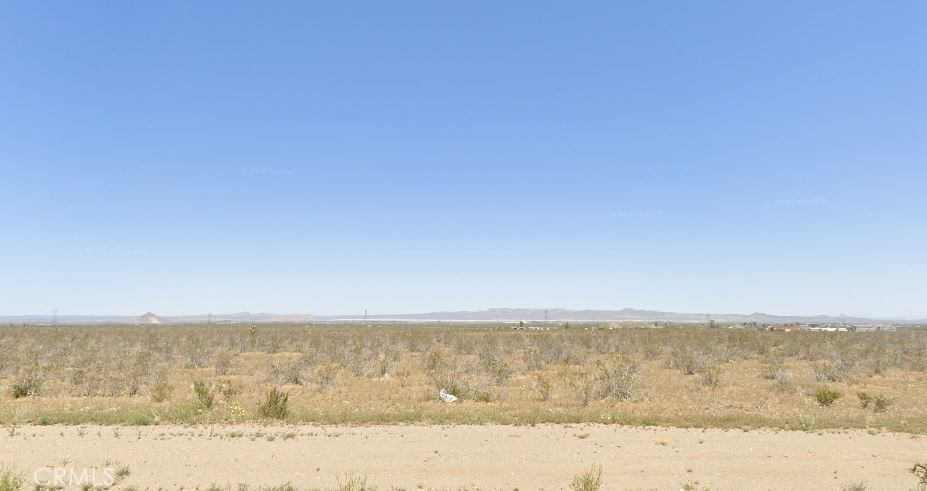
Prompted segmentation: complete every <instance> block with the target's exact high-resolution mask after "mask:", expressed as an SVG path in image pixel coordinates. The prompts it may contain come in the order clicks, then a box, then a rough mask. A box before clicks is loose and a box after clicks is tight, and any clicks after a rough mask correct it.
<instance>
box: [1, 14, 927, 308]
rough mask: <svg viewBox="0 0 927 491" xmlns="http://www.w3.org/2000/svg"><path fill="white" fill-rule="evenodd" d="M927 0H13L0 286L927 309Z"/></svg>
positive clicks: (392, 301)
mask: <svg viewBox="0 0 927 491" xmlns="http://www.w3.org/2000/svg"><path fill="white" fill-rule="evenodd" d="M925 20H927V2H923V1H920V0H918V1H892V2H879V1H868V2H861V1H847V0H840V1H811V2H809V1H806V0H802V1H775V2H768V1H739V0H738V1H727V2H721V1H653V2H649V1H648V2H636V1H635V2H617V1H609V2H557V3H552V2H546V3H545V2H537V1H530V2H528V1H525V2H514V1H513V2H497V1H487V2H477V1H474V2H435V1H422V2H383V1H376V2H303V1H299V2H246V3H237V2H173V1H168V2H164V1H157V2H116V1H110V2H106V1H100V2H32V1H20V2H4V3H3V4H2V6H0V191H2V192H0V210H2V214H0V234H2V238H0V257H2V261H0V313H2V314H47V313H50V312H51V310H52V309H53V308H58V309H59V312H60V313H61V314H91V313H92V314H102V313H113V314H141V313H143V312H145V311H148V310H151V311H154V312H156V313H158V314H162V315H167V314H180V313H202V312H209V311H212V312H229V311H241V310H250V311H269V312H278V313H284V312H302V313H319V314H331V313H357V312H361V311H362V310H363V309H364V308H365V307H366V308H368V309H369V310H370V311H371V312H377V313H394V312H416V311H430V310H439V309H482V308H485V307H494V306H508V307H515V306H521V307H551V308H553V307H566V308H622V307H635V308H653V309H664V310H675V311H691V312H705V311H712V312H744V313H748V312H753V311H764V312H770V313H793V314H814V313H831V314H839V313H845V314H865V315H887V316H927V304H925V291H927V289H925V287H924V277H925V273H927V252H925V250H927V247H925V242H927V241H925V239H927V231H925V230H927V205H925V197H924V187H925V182H927V116H925V115H927V29H925V26H924V23H925Z"/></svg>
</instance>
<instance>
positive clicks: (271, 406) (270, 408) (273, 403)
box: [258, 387, 290, 419]
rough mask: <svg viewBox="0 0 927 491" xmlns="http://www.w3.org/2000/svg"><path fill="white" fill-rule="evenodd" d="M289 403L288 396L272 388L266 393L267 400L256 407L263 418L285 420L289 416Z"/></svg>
mask: <svg viewBox="0 0 927 491" xmlns="http://www.w3.org/2000/svg"><path fill="white" fill-rule="evenodd" d="M289 402H290V394H288V393H286V392H283V391H279V390H277V388H276V387H274V388H272V389H270V392H268V393H267V400H265V401H264V403H263V404H261V405H260V406H259V407H258V413H259V414H260V415H261V416H263V417H265V418H272V419H286V417H287V416H288V415H289V414H290V409H289Z"/></svg>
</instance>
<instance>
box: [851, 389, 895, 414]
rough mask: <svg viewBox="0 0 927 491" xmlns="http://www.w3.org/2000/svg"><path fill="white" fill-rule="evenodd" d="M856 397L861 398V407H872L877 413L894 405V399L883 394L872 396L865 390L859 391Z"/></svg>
mask: <svg viewBox="0 0 927 491" xmlns="http://www.w3.org/2000/svg"><path fill="white" fill-rule="evenodd" d="M856 397H858V398H859V406H860V407H861V408H863V409H867V408H869V407H872V412H875V413H881V412H883V411H885V410H886V409H888V407H889V406H891V405H892V400H891V399H889V398H887V397H885V396H883V395H881V394H880V395H876V396H872V395H869V394H867V393H865V392H857V393H856Z"/></svg>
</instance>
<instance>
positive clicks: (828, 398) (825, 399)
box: [814, 389, 843, 407]
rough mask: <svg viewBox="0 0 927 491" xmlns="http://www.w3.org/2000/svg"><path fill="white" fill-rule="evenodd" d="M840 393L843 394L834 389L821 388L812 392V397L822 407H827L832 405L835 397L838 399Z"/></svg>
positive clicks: (835, 399)
mask: <svg viewBox="0 0 927 491" xmlns="http://www.w3.org/2000/svg"><path fill="white" fill-rule="evenodd" d="M842 395H843V394H841V393H840V392H837V391H836V390H830V389H821V390H819V391H817V392H815V393H814V398H815V399H817V401H818V404H820V405H822V406H824V407H829V406H831V405H833V404H834V402H836V401H837V399H840V396H842Z"/></svg>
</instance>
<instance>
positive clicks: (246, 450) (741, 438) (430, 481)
mask: <svg viewBox="0 0 927 491" xmlns="http://www.w3.org/2000/svg"><path fill="white" fill-rule="evenodd" d="M107 461H109V464H107ZM924 461H927V438H924V437H918V436H914V435H907V434H875V435H871V434H868V433H866V432H860V431H848V432H840V433H833V432H825V433H803V432H785V431H780V432H775V431H765V430H764V431H749V432H744V431H741V430H728V431H725V430H685V429H675V428H631V427H621V426H600V425H573V426H570V425H559V426H558V425H547V426H537V427H516V426H492V425H487V426H448V427H438V426H366V427H345V426H310V425H300V426H257V425H247V426H216V427H209V426H196V427H180V426H155V427H142V428H134V427H123V428H114V427H95V426H90V427H84V428H83V429H80V428H77V427H73V426H67V427H63V426H29V427H20V428H18V429H17V430H16V431H15V434H14V435H12V436H10V434H9V432H7V431H4V432H3V433H2V434H0V462H3V463H6V464H14V465H15V466H16V468H17V469H18V470H19V471H20V472H21V474H22V475H23V477H26V479H27V483H30V482H31V479H32V477H31V476H32V474H33V472H34V470H35V469H37V468H41V467H43V466H65V467H66V468H75V469H81V468H84V467H92V466H96V467H102V466H104V465H118V466H123V465H124V466H128V467H129V469H130V471H131V473H130V475H129V477H128V478H126V479H125V480H124V481H123V482H121V483H120V484H119V486H118V487H125V486H128V485H134V486H136V487H137V488H139V489H145V488H153V489H157V488H166V489H176V488H179V487H181V486H182V487H185V488H188V489H189V488H191V487H200V488H203V487H206V486H209V485H212V484H216V485H219V486H222V487H226V486H231V487H232V489H235V487H236V486H237V485H238V484H239V483H247V484H250V485H265V486H276V485H280V484H283V483H287V482H289V483H292V484H293V485H295V486H297V487H300V488H332V487H336V486H337V485H338V479H339V477H341V479H342V481H343V480H344V476H345V475H346V474H354V475H360V476H366V477H367V478H368V482H369V483H370V484H372V485H375V486H377V487H378V488H380V489H390V488H404V489H410V490H411V489H421V488H425V489H429V488H439V489H443V488H451V489H458V488H461V487H463V488H467V489H477V488H478V489H508V490H511V489H515V488H517V489H521V490H526V489H565V488H568V487H569V484H570V482H571V480H572V479H573V476H575V475H576V474H578V473H580V472H582V471H584V470H586V469H588V468H589V467H590V466H591V465H593V464H597V465H601V466H602V468H603V476H604V482H605V486H604V488H605V489H660V490H663V489H672V490H678V489H681V488H683V486H684V485H686V484H690V485H693V486H695V489H703V488H710V489H712V490H726V489H731V490H734V489H736V490H749V489H762V490H766V489H809V490H810V489H813V490H823V489H842V488H843V487H845V486H847V485H848V484H851V483H856V482H860V481H865V482H866V484H867V489H886V490H907V489H915V488H916V479H915V477H914V476H913V474H912V473H911V472H910V471H909V469H910V468H911V466H912V465H913V464H914V463H915V462H924ZM40 477H41V476H40ZM695 483H698V484H697V485H696V484H695ZM29 486H30V487H32V486H31V484H30V485H29Z"/></svg>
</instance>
